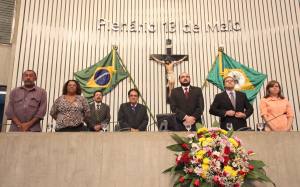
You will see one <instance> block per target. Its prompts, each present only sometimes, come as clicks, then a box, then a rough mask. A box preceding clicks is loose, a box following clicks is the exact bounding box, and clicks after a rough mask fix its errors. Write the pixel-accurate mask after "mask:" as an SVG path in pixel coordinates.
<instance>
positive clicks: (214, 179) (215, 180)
mask: <svg viewBox="0 0 300 187" xmlns="http://www.w3.org/2000/svg"><path fill="white" fill-rule="evenodd" d="M213 181H214V183H216V184H219V183H220V178H219V176H214V178H213Z"/></svg>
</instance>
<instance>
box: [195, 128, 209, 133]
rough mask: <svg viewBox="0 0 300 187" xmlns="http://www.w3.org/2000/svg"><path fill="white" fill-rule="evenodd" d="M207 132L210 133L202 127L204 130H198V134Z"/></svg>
mask: <svg viewBox="0 0 300 187" xmlns="http://www.w3.org/2000/svg"><path fill="white" fill-rule="evenodd" d="M205 132H208V129H207V128H206V127H202V128H200V129H198V130H197V134H200V133H205Z"/></svg>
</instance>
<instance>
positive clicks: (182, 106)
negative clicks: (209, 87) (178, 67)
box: [170, 72, 204, 131]
mask: <svg viewBox="0 0 300 187" xmlns="http://www.w3.org/2000/svg"><path fill="white" fill-rule="evenodd" d="M179 82H180V84H181V87H177V88H174V89H173V90H172V92H171V97H170V104H171V110H172V112H174V113H176V119H177V122H178V124H177V125H176V127H177V128H175V129H176V130H177V131H185V130H186V126H191V130H193V131H195V130H196V125H195V124H196V123H197V122H199V123H201V115H202V113H203V110H204V101H203V94H202V90H201V88H199V87H194V86H191V85H190V82H191V78H190V75H189V74H188V73H186V72H184V73H181V74H180V75H179Z"/></svg>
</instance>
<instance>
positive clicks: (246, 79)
mask: <svg viewBox="0 0 300 187" xmlns="http://www.w3.org/2000/svg"><path fill="white" fill-rule="evenodd" d="M227 76H231V77H233V78H234V79H235V81H236V85H235V90H238V91H242V92H244V93H245V94H246V95H247V98H248V100H249V101H250V102H253V101H254V100H255V98H256V95H257V94H258V92H259V90H260V88H261V86H262V85H263V82H264V81H265V79H266V78H267V76H266V75H265V74H263V73H260V72H257V71H255V70H254V69H252V68H249V67H247V66H244V65H242V64H241V63H239V62H237V61H236V60H234V59H233V58H231V57H230V56H228V55H227V54H225V53H224V52H223V51H222V50H219V54H218V56H217V58H216V61H215V63H214V64H213V67H212V69H211V70H210V72H209V74H208V77H207V81H208V82H210V83H212V84H214V85H215V86H217V87H218V88H219V89H221V90H224V85H223V78H224V77H227Z"/></svg>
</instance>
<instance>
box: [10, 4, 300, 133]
mask: <svg viewBox="0 0 300 187" xmlns="http://www.w3.org/2000/svg"><path fill="white" fill-rule="evenodd" d="M18 2H19V4H20V10H19V11H17V13H19V14H20V21H19V22H16V23H17V26H18V27H19V29H18V32H17V33H16V35H17V37H16V42H15V46H16V50H15V52H14V59H13V60H14V68H13V72H12V74H13V76H12V79H9V81H11V85H12V87H15V86H19V85H20V84H21V77H20V76H21V73H22V72H23V71H24V70H25V69H27V68H31V69H34V70H36V71H37V73H38V81H37V83H38V85H39V86H41V87H43V88H45V89H46V91H47V92H48V100H49V107H48V109H50V108H51V106H52V104H53V101H54V100H55V99H56V98H57V97H58V96H59V95H60V94H61V89H62V86H63V83H64V82H66V80H68V79H73V72H76V71H79V70H82V69H83V68H86V67H88V66H90V65H91V64H94V63H96V62H97V61H98V60H100V59H101V58H103V57H104V56H105V55H106V54H107V53H108V52H109V51H110V49H111V47H112V45H118V46H119V53H120V56H121V58H122V59H123V61H124V63H125V64H126V65H127V67H128V69H129V71H130V73H131V74H132V76H133V78H134V79H135V81H136V83H137V85H138V87H139V89H140V90H141V92H142V95H143V96H144V98H145V100H146V101H147V103H148V105H149V107H150V109H151V111H152V113H153V114H159V113H168V112H170V108H169V105H167V104H166V98H165V95H166V94H165V71H164V68H163V66H162V65H160V64H157V63H155V62H153V61H150V60H149V56H150V54H154V53H164V52H165V39H167V38H171V39H172V40H173V46H174V47H173V53H175V54H188V55H189V62H184V63H182V64H180V65H177V66H176V67H175V74H176V76H177V75H178V74H179V73H180V72H182V71H188V72H190V74H191V75H192V84H193V85H196V86H201V85H202V83H203V82H204V80H205V78H206V76H207V74H208V72H209V69H210V67H211V64H212V63H213V61H214V59H215V56H216V55H217V49H218V47H219V46H221V45H223V46H224V48H225V52H226V53H227V54H228V55H229V56H231V57H233V58H234V59H237V60H238V61H240V62H241V63H242V64H245V65H248V66H249V67H253V68H254V69H256V70H258V71H260V72H262V73H265V74H267V75H268V78H267V80H271V79H277V80H279V81H280V82H281V83H282V87H283V91H284V95H285V96H287V98H288V99H289V100H290V101H291V103H292V105H293V107H294V111H295V112H296V114H299V112H300V109H299V106H300V101H299V100H300V92H299V90H300V84H295V80H299V79H300V74H299V72H300V66H299V59H300V55H299V52H298V51H297V49H299V48H300V41H299V38H300V32H299V26H300V24H299V22H300V9H299V3H298V1H297V0H286V1H277V0H268V1H259V0H254V1H241V0H226V1H221V0H220V1H219V0H215V1H210V0H204V1H198V0H187V1H177V0H175V1H174V0H142V1H140V0H130V1H129V0H125V1H118V0H86V1H81V0H74V1H73V0H61V1H54V0H26V1H21V2H20V1H18ZM101 18H103V19H106V20H108V21H110V22H116V23H118V24H119V25H121V24H123V23H125V24H127V25H130V23H131V22H132V21H136V23H137V24H144V28H145V25H146V23H147V24H154V25H155V26H156V30H155V32H151V28H150V29H148V30H146V32H145V30H141V31H142V32H130V31H127V32H126V31H120V30H119V31H113V29H115V28H112V24H111V25H110V27H109V28H108V27H106V28H105V29H103V27H102V29H101V30H97V25H96V23H97V22H96V20H97V19H101ZM228 20H232V21H228ZM165 22H175V23H176V27H175V28H176V31H175V32H169V33H166V30H164V27H163V24H164V23H165ZM232 22H233V23H235V22H239V23H240V25H239V28H240V29H241V30H239V29H237V30H238V31H234V29H233V28H232ZM185 24H188V25H194V24H197V25H198V26H199V27H200V29H194V30H193V31H192V32H191V33H185V32H184V28H185ZM208 24H210V25H215V24H217V25H218V26H219V27H222V25H221V24H225V27H226V28H225V29H224V28H223V29H222V28H219V29H220V32H217V31H216V30H215V31H214V32H212V31H210V32H206V31H207V30H208V26H207V25H208ZM170 27H172V24H171V25H170ZM226 29H228V30H229V31H227V32H221V30H223V31H225V30H226ZM235 29H236V28H235ZM115 30H116V29H115ZM170 30H171V31H172V30H173V29H172V28H171V29H170ZM195 30H196V31H197V30H199V33H197V32H195ZM265 83H266V82H265ZM264 86H265V85H264ZM131 87H133V85H132V84H131V83H130V82H129V79H127V80H125V81H123V82H122V83H120V84H119V85H118V86H117V87H116V89H115V90H114V91H113V92H112V93H110V94H108V95H107V96H106V97H105V102H107V103H108V104H109V105H110V106H111V114H112V120H113V121H116V117H117V111H118V108H119V105H120V104H121V103H123V102H126V100H127V98H126V93H127V91H128V89H129V88H131ZM203 92H204V96H205V101H206V102H205V112H204V118H205V121H206V123H207V124H208V126H210V124H211V122H212V121H214V120H215V117H213V116H210V115H209V114H208V110H209V105H210V104H211V102H212V100H213V98H214V95H215V94H216V93H218V92H219V90H218V89H217V88H216V87H214V86H212V85H211V84H209V85H208V87H206V88H205V89H204V90H203ZM263 95H264V91H263V89H262V90H261V92H260V93H259V95H258V98H257V100H256V101H255V102H254V114H253V116H251V117H250V119H249V120H248V122H249V124H251V126H252V127H253V126H254V124H255V123H257V122H259V121H261V119H260V115H259V111H258V103H259V101H260V98H261V97H263ZM48 114H49V112H47V116H46V118H45V121H44V124H52V123H55V122H54V121H53V120H52V118H51V117H50V116H49V115H48ZM150 123H153V121H152V120H151V121H150ZM298 127H300V116H299V115H296V119H295V120H294V123H293V128H294V130H298ZM153 129H155V128H154V125H152V126H151V127H150V130H153ZM46 130H51V129H46V125H44V131H46Z"/></svg>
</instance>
